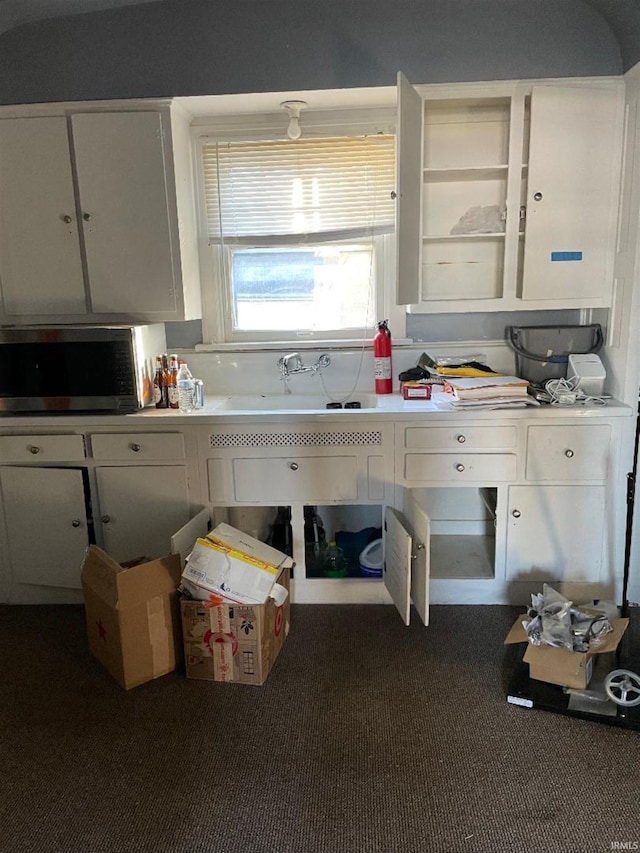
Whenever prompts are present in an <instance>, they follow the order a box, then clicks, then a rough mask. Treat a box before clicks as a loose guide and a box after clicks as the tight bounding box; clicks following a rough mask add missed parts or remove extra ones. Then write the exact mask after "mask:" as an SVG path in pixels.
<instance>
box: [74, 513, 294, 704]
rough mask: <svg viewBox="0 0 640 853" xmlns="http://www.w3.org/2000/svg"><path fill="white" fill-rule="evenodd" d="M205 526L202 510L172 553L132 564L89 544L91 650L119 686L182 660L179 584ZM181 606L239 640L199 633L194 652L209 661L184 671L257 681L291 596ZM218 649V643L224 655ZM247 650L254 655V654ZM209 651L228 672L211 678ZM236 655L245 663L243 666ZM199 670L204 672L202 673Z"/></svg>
mask: <svg viewBox="0 0 640 853" xmlns="http://www.w3.org/2000/svg"><path fill="white" fill-rule="evenodd" d="M210 527H211V513H210V512H209V510H208V509H203V510H201V511H200V512H199V513H198V514H197V515H196V516H195V517H194V518H192V519H191V520H190V521H189V522H187V524H185V525H184V526H183V527H182V528H180V530H178V531H176V533H175V534H174V535H173V536H172V537H171V555H169V556H167V557H162V558H160V559H156V560H149V561H146V562H142V563H140V564H138V565H134V566H130V567H126V566H121V565H120V564H119V563H117V562H116V561H115V560H114V559H113V558H112V557H110V556H109V554H107V553H106V552H105V551H103V550H102V549H101V548H98V547H97V546H96V545H90V546H89V548H88V549H87V551H86V553H85V559H84V562H83V565H82V571H81V577H82V589H83V593H84V601H85V618H86V623H87V635H88V640H89V649H90V651H91V653H92V654H93V655H95V657H96V658H97V659H98V660H99V661H100V662H101V663H102V664H103V666H104V667H105V668H106V669H107V670H108V671H109V672H110V673H111V675H112V676H113V677H114V678H115V680H116V681H117V682H118V684H120V685H121V686H122V687H124V688H125V690H129V689H130V688H132V687H137V686H138V685H140V684H144V683H145V682H147V681H151V680H152V679H154V678H158V677H159V676H161V675H165V674H166V673H169V672H172V671H173V670H174V669H176V667H177V666H178V665H179V664H180V662H181V661H182V656H183V640H182V630H181V618H180V605H179V596H178V591H177V588H178V585H179V583H180V579H181V575H182V571H183V567H184V563H185V560H186V558H187V556H188V555H189V553H190V551H191V549H192V548H193V546H194V543H195V542H196V540H197V539H198V538H200V537H205V536H206V534H207V533H208V531H209V529H210ZM226 527H229V526H228V525H226ZM227 532H228V533H229V536H230V537H232V536H233V534H234V533H235V534H237V535H238V537H239V538H236V539H234V544H236V545H237V543H238V542H239V541H240V539H241V540H242V541H245V540H247V543H246V544H248V538H247V537H246V536H244V534H240V531H237V530H235V528H229V530H228V531H227ZM249 539H250V537H249ZM254 541H256V540H254ZM261 544H262V543H258V545H261ZM258 545H256V547H258ZM264 547H265V548H266V547H268V546H264ZM270 550H274V549H270ZM277 553H279V552H277ZM280 557H281V558H284V560H282V562H283V563H284V562H285V561H286V566H284V565H283V568H282V572H281V573H280V576H279V577H278V582H279V583H280V584H281V585H282V586H284V587H285V588H286V589H287V591H288V589H289V571H288V566H289V565H290V564H291V560H290V558H288V557H286V555H284V554H281V555H280ZM186 604H189V605H191V604H194V605H195V607H194V608H188V609H189V611H190V612H191V610H193V612H194V613H196V614H198V620H199V621H200V623H202V620H203V619H207V620H209V622H210V625H209V628H208V629H207V630H211V629H212V627H214V623H215V624H220V625H221V626H222V629H224V630H222V629H220V630H218V631H217V632H216V633H218V634H222V635H225V634H234V635H237V636H238V637H240V638H241V641H239V642H233V641H232V639H231V637H223V638H222V641H220V637H217V638H216V642H211V643H209V642H207V643H205V644H204V645H203V643H202V639H203V637H204V633H203V634H202V636H201V637H200V647H201V649H200V650H201V651H202V655H203V658H207V657H208V660H207V661H206V663H207V665H206V666H203V665H200V664H198V665H196V663H195V661H193V660H191V664H190V663H189V660H188V661H187V675H188V676H189V677H192V678H205V679H212V680H225V681H228V680H240V681H244V682H245V683H252V684H261V683H262V682H263V681H264V679H265V678H266V676H267V674H268V672H269V669H270V668H271V666H272V665H273V661H274V660H275V658H276V656H277V654H278V652H279V651H280V648H281V647H282V643H283V642H284V638H285V637H286V635H287V633H288V630H289V597H288V596H287V599H286V601H285V602H284V604H282V605H281V606H278V605H277V604H276V602H274V601H273V599H271V598H269V599H267V601H266V602H265V603H264V604H263V605H259V606H253V607H252V608H251V607H249V608H247V607H245V608H244V609H242V610H241V609H239V608H236V609H235V610H234V609H233V607H231V608H230V607H228V606H227V605H226V604H223V605H220V606H219V607H209V606H207V604H205V603H204V602H185V605H186ZM238 620H240V621H238ZM197 630H199V629H196V632H197ZM205 633H206V631H205ZM189 642H191V640H190V641H189ZM185 644H186V639H185ZM252 644H253V645H252ZM221 646H224V653H222V652H221ZM249 646H251V649H249ZM249 651H252V652H253V657H252V658H251V655H249V654H248V652H249ZM230 652H231V653H232V654H231V655H230ZM214 653H215V654H216V655H218V658H220V657H221V655H222V656H223V657H225V659H226V663H230V664H231V666H230V668H227V669H223V664H222V663H220V664H219V666H218V669H217V672H218V675H219V676H220V677H216V669H215V667H214V663H213V656H214ZM188 654H189V655H190V659H193V658H194V646H193V645H190V646H189V652H188ZM234 655H235V656H236V659H235V660H234ZM243 655H244V657H243ZM250 658H251V660H250ZM242 660H244V661H245V662H248V663H246V665H243V667H241V662H242ZM205 670H206V673H207V674H204V673H205ZM241 670H243V671H245V676H246V677H244V678H240V677H239V673H240V672H241ZM250 670H252V671H250ZM195 672H197V674H194V673H195ZM235 675H237V676H238V677H237V678H236V677H234V676H235ZM252 679H253V680H252Z"/></svg>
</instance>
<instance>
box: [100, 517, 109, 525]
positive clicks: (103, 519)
mask: <svg viewBox="0 0 640 853" xmlns="http://www.w3.org/2000/svg"><path fill="white" fill-rule="evenodd" d="M100 520H101V521H102V523H103V524H109V522H110V521H111V516H110V515H103V516H102V517H101V519H100Z"/></svg>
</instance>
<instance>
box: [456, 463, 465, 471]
mask: <svg viewBox="0 0 640 853" xmlns="http://www.w3.org/2000/svg"><path fill="white" fill-rule="evenodd" d="M456 471H460V473H462V472H463V471H464V465H463V464H462V462H458V464H457V465H456Z"/></svg>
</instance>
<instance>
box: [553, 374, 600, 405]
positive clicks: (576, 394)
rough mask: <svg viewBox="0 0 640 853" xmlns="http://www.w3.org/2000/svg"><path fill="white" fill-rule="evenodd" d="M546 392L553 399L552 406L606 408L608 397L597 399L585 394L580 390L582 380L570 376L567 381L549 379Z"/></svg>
mask: <svg viewBox="0 0 640 853" xmlns="http://www.w3.org/2000/svg"><path fill="white" fill-rule="evenodd" d="M544 388H545V391H546V392H547V394H548V395H549V396H550V397H551V405H552V406H575V405H576V404H578V403H579V404H581V405H584V406H588V405H592V406H606V405H607V399H609V398H608V397H605V396H602V397H596V396H590V395H588V394H585V393H584V391H583V390H582V389H581V388H580V378H579V377H578V376H570V377H568V378H567V379H547V381H546V382H545V384H544Z"/></svg>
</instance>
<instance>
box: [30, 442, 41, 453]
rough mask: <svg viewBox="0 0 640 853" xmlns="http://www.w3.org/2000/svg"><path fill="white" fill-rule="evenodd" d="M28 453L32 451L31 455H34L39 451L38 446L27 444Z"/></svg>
mask: <svg viewBox="0 0 640 853" xmlns="http://www.w3.org/2000/svg"><path fill="white" fill-rule="evenodd" d="M29 453H33V455H34V456H35V455H36V453H40V448H39V447H38V445H37V444H30V445H29Z"/></svg>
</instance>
